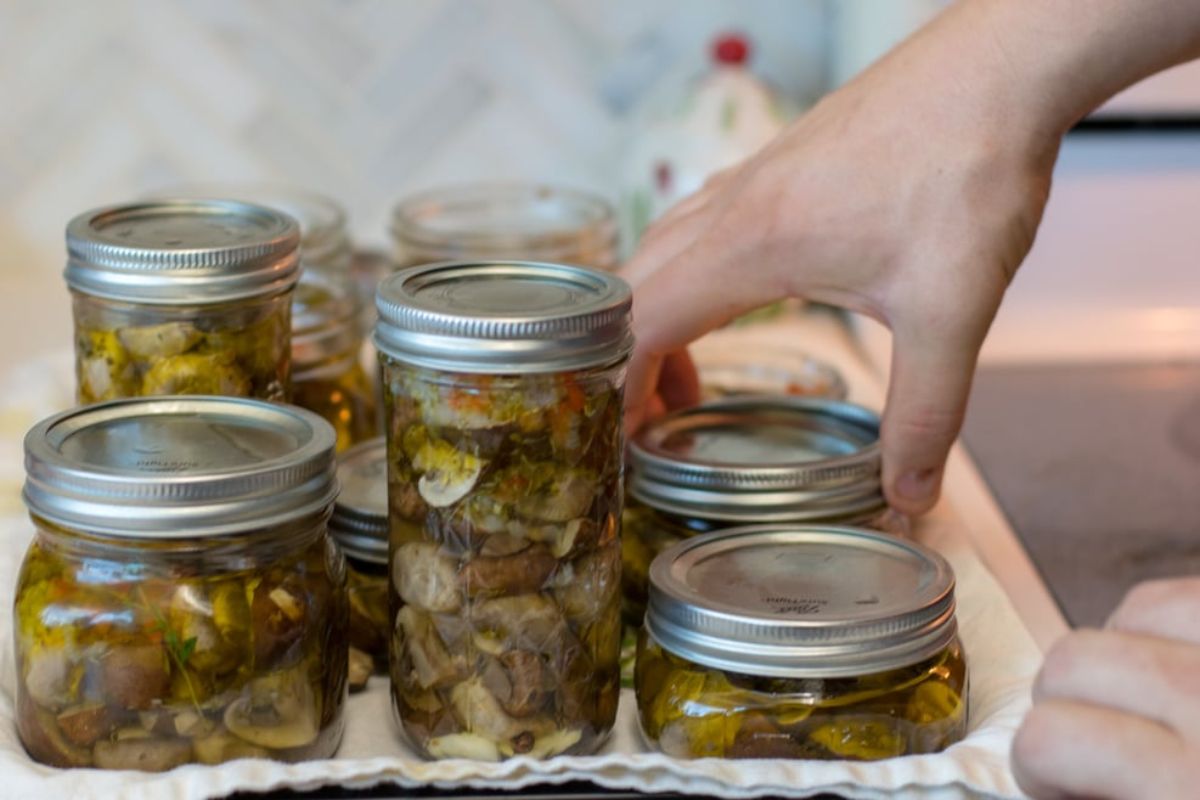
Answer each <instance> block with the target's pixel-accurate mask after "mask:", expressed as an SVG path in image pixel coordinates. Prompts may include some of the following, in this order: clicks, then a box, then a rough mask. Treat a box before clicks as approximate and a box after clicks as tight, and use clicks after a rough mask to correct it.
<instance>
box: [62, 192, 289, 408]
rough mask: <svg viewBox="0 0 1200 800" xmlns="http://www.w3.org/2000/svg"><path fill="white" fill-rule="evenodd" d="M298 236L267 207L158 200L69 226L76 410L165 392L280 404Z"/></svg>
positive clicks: (286, 384)
mask: <svg viewBox="0 0 1200 800" xmlns="http://www.w3.org/2000/svg"><path fill="white" fill-rule="evenodd" d="M299 244H300V232H299V228H298V226H297V224H296V222H295V221H294V220H293V219H292V218H291V217H288V216H286V215H284V214H282V213H279V212H277V211H273V210H271V209H268V208H265V207H262V206H255V205H250V204H247V203H240V202H234V201H220V200H162V201H147V202H143V203H131V204H126V205H120V206H111V207H108V208H101V209H97V210H95V211H89V212H87V213H85V214H81V215H79V216H78V217H76V218H75V219H73V220H72V221H71V222H70V224H69V225H68V226H67V251H68V256H69V260H68V263H67V268H66V271H65V277H66V280H67V285H68V286H69V287H70V289H71V293H72V298H73V304H74V319H75V366H76V377H77V386H78V390H77V396H78V400H79V402H80V403H91V402H95V401H98V400H108V399H113V398H120V397H134V396H142V395H162V394H220V395H231V396H239V397H257V398H262V399H268V400H284V399H286V398H287V396H288V391H289V381H290V364H291V361H290V347H291V337H290V326H291V300H292V290H293V287H294V286H295V284H296V280H297V278H298V276H299Z"/></svg>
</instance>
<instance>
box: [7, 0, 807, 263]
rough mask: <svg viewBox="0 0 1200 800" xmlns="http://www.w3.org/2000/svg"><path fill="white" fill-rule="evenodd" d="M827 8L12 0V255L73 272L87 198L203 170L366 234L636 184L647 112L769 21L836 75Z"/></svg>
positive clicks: (605, 0)
mask: <svg viewBox="0 0 1200 800" xmlns="http://www.w3.org/2000/svg"><path fill="white" fill-rule="evenodd" d="M825 16H826V8H825V6H824V4H823V3H822V2H820V0H145V1H144V2H143V1H142V0H104V1H103V2H88V1H87V0H82V1H81V0H4V2H0V103H2V108H3V110H2V111H0V267H2V268H3V272H4V273H7V274H8V276H9V277H10V278H11V277H12V275H13V273H14V272H15V271H17V270H23V271H28V270H39V271H45V270H50V271H53V272H55V273H56V272H57V270H58V269H59V267H60V262H61V258H62V228H63V225H64V223H65V222H66V220H67V219H68V218H69V217H70V216H71V215H72V214H73V213H75V212H78V211H81V210H83V209H85V208H88V207H91V206H94V205H98V204H102V203H106V202H112V201H117V200H121V199H124V198H128V197H131V196H134V195H137V194H140V193H142V192H145V191H148V190H153V189H155V188H159V187H163V186H167V185H172V184H178V183H181V182H188V181H199V180H204V181H212V180H240V179H246V180H270V181H275V182H290V183H295V184H300V185H303V186H307V187H310V188H312V189H315V190H318V191H321V192H324V193H327V194H329V195H331V196H333V197H335V198H337V199H338V200H340V201H341V202H342V203H343V204H345V205H346V206H347V208H348V210H349V212H350V214H351V219H352V222H353V229H354V231H355V233H356V235H357V237H358V238H359V239H360V240H363V241H366V242H382V240H383V239H384V225H385V217H386V211H387V208H388V207H389V206H390V205H391V203H392V201H393V200H394V199H395V198H397V197H398V196H399V195H402V194H404V193H405V192H408V191H411V190H412V189H414V188H419V187H424V186H428V185H431V184H436V183H440V182H445V181H452V180H453V181H457V180H469V179H473V178H538V179H545V180H551V181H558V182H562V183H567V184H574V185H578V186H583V187H590V188H594V189H597V190H600V191H602V192H605V193H609V194H613V195H615V190H616V187H615V186H614V185H612V180H613V176H614V174H615V172H616V170H615V169H614V167H615V166H616V164H617V161H618V159H619V158H620V154H621V145H622V142H623V141H624V136H625V132H626V128H625V125H626V121H627V120H628V118H629V116H630V114H631V111H632V110H633V109H635V108H636V107H637V106H638V104H639V102H641V101H642V100H643V99H644V98H645V97H646V96H647V94H648V93H650V92H652V91H654V90H655V87H661V85H662V84H664V83H672V82H675V83H677V82H679V81H680V79H681V76H685V75H688V74H689V73H694V72H695V71H696V70H698V69H699V68H700V67H701V65H702V63H703V61H702V59H703V57H704V53H705V50H706V47H707V41H708V40H709V38H710V37H711V35H712V34H713V33H714V32H716V31H719V30H722V29H726V28H730V27H734V28H739V29H742V30H744V31H747V32H749V34H750V35H751V36H752V37H753V38H754V39H755V41H756V44H757V46H758V47H757V51H758V57H757V58H756V65H757V66H758V67H760V68H761V70H762V71H763V72H765V73H766V74H767V75H768V76H770V78H771V79H772V80H773V81H774V82H776V83H777V84H778V85H779V86H780V87H781V88H782V89H783V90H784V91H786V92H787V93H788V94H790V95H792V96H794V97H798V98H806V97H811V96H812V95H814V94H815V93H817V92H818V91H819V89H820V87H821V86H822V85H823V82H824V75H823V64H825V63H826V61H825V57H824V53H823V47H822V45H823V37H824V35H825V32H824V22H825Z"/></svg>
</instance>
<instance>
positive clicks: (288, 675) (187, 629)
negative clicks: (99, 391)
mask: <svg viewBox="0 0 1200 800" xmlns="http://www.w3.org/2000/svg"><path fill="white" fill-rule="evenodd" d="M25 453H26V456H25V458H26V470H27V479H26V483H25V493H24V497H25V502H26V505H27V506H28V508H29V512H30V515H31V517H32V519H33V522H34V525H35V527H36V535H35V537H34V539H33V542H32V544H31V545H30V547H29V550H28V552H27V554H26V556H25V560H24V563H23V564H22V566H21V570H20V573H19V576H18V579H17V586H16V600H15V604H14V626H13V628H14V641H15V649H16V669H17V692H16V716H17V731H18V733H19V735H20V739H21V742H22V743H23V744H24V746H25V749H26V750H27V751H28V752H29V754H30V755H31V756H32V757H33V758H34V759H36V760H37V761H41V762H43V763H45V764H50V765H53V766H60V767H72V766H78V767H84V766H91V767H99V768H103V769H141V770H165V769H170V768H172V767H175V766H177V765H179V764H183V763H186V762H202V763H218V762H221V761H227V760H231V759H235V758H246V757H262V758H275V759H280V760H284V761H298V760H302V759H309V758H324V757H327V756H330V755H332V754H333V752H334V751H335V750H336V749H337V746H338V743H339V741H340V739H341V736H342V729H343V717H342V714H343V707H344V702H345V691H346V601H345V567H344V562H343V560H342V557H341V554H340V553H339V552H338V550H337V548H336V546H334V544H333V542H332V540H331V539H330V538H329V536H328V533H327V531H326V519H327V518H328V515H329V511H330V507H331V506H332V504H333V499H334V495H335V493H336V488H337V487H336V480H335V477H334V457H333V432H332V431H331V430H330V429H329V426H328V425H327V424H326V423H325V422H324V421H323V420H321V419H320V418H319V417H317V416H316V415H314V414H311V413H309V412H307V411H304V410H302V409H298V408H295V407H292V406H283V405H276V404H271V403H265V402H262V401H257V400H246V399H236V398H224V397H179V398H174V397H173V398H152V399H141V400H137V399H135V400H117V401H111V402H108V403H100V404H96V405H92V406H87V407H85V408H81V409H76V410H74V411H69V412H66V413H62V414H59V415H57V416H54V417H51V418H49V419H47V420H44V421H43V422H41V423H39V424H38V425H36V426H35V427H34V428H33V429H32V430H31V431H30V432H29V433H28V435H27V436H26V438H25Z"/></svg>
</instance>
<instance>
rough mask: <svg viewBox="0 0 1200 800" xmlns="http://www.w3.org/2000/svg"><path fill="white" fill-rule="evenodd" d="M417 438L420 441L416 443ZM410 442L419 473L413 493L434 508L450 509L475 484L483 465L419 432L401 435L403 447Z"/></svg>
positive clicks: (476, 459) (414, 466)
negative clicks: (448, 507)
mask: <svg viewBox="0 0 1200 800" xmlns="http://www.w3.org/2000/svg"><path fill="white" fill-rule="evenodd" d="M417 437H423V440H418V438H417ZM410 440H411V441H412V442H413V444H412V447H413V450H414V452H413V454H412V456H411V459H412V465H413V468H414V469H416V470H418V471H420V472H421V473H422V474H421V477H420V479H419V480H418V481H417V491H419V492H420V493H421V497H422V498H423V499H424V500H425V502H427V503H429V505H431V506H433V507H434V508H443V507H445V506H449V505H453V504H454V503H457V502H458V501H459V500H461V499H463V498H464V497H466V496H467V494H468V493H469V492H470V491H471V489H473V488H474V487H475V482H476V481H477V480H479V475H480V473H481V472H483V468H484V467H485V466H486V464H487V462H485V461H484V460H483V459H481V458H479V457H478V456H475V455H473V454H471V453H467V452H464V451H462V450H459V449H457V448H456V447H454V445H452V444H450V443H449V442H446V441H444V440H442V439H432V438H429V437H428V436H427V435H426V432H425V431H423V430H422V429H420V428H412V429H410V431H409V433H408V434H406V435H405V444H406V445H409V444H410Z"/></svg>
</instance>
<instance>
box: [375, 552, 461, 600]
mask: <svg viewBox="0 0 1200 800" xmlns="http://www.w3.org/2000/svg"><path fill="white" fill-rule="evenodd" d="M392 580H393V581H394V582H395V584H396V591H397V592H399V594H400V597H401V599H402V600H404V602H405V603H408V604H410V605H414V606H417V607H418V608H421V609H424V610H426V611H434V612H438V613H454V612H456V611H458V609H459V608H460V607H461V606H462V591H461V590H460V589H459V586H458V564H457V562H456V561H455V560H454V559H453V558H451V557H450V556H447V555H444V554H443V553H442V552H441V548H440V547H438V545H436V544H430V543H427V542H409V543H408V544H405V545H402V546H401V547H400V548H399V549H398V550H397V551H396V555H395V558H394V559H393V566H392Z"/></svg>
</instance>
